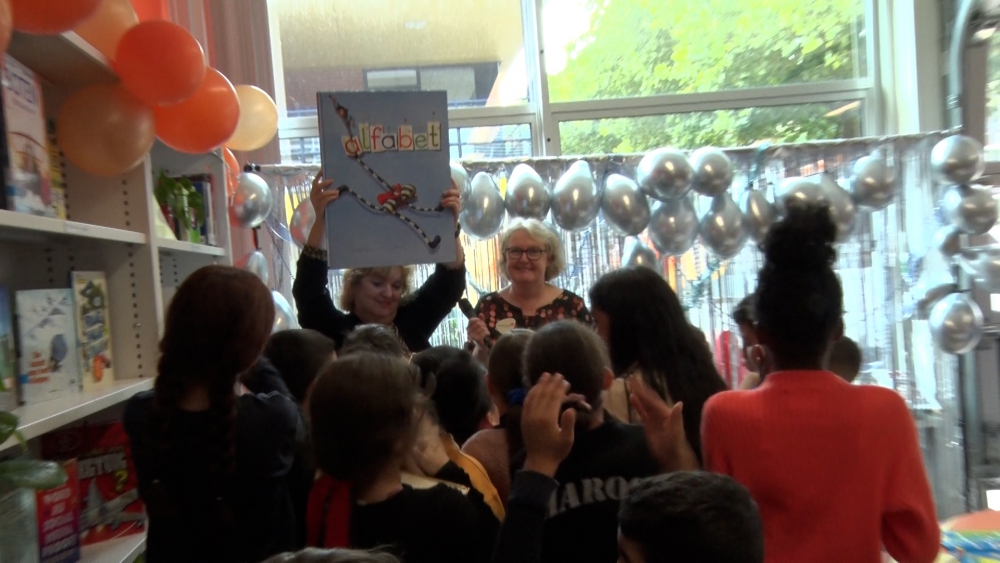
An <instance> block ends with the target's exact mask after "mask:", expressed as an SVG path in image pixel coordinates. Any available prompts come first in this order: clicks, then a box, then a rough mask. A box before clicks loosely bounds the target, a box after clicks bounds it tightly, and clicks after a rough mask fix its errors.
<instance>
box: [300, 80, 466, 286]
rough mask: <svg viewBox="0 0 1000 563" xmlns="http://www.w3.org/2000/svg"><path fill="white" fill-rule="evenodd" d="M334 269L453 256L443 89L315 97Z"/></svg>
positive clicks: (446, 259)
mask: <svg viewBox="0 0 1000 563" xmlns="http://www.w3.org/2000/svg"><path fill="white" fill-rule="evenodd" d="M317 102H318V107H319V128H320V152H321V155H322V161H323V176H324V177H325V178H327V179H332V180H333V181H334V183H333V186H332V188H331V189H340V190H341V194H340V197H339V198H338V199H337V201H335V202H333V203H332V204H330V206H329V207H328V208H327V211H326V235H327V243H328V249H329V266H330V268H332V269H343V268H364V267H372V266H396V265H405V264H433V263H444V262H452V261H454V260H455V258H456V256H457V254H456V253H457V248H456V242H455V218H454V216H453V215H452V213H451V211H449V210H446V209H441V208H440V206H439V204H440V202H441V196H442V194H443V193H444V192H445V191H446V190H448V189H449V188H450V187H451V170H450V168H449V164H448V160H449V149H448V137H447V135H448V97H447V94H446V93H445V92H335V93H331V92H320V93H318V94H317Z"/></svg>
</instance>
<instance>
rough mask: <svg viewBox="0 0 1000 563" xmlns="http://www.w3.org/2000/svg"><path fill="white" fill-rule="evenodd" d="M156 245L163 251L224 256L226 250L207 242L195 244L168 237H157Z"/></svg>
mask: <svg viewBox="0 0 1000 563" xmlns="http://www.w3.org/2000/svg"><path fill="white" fill-rule="evenodd" d="M156 246H157V247H159V249H160V250H161V251H164V252H171V251H173V252H188V253H192V254H204V255H206V256H224V255H225V254H226V251H225V250H224V249H222V248H219V247H218V246H209V245H207V244H197V243H194V242H185V241H181V240H174V239H169V238H163V237H157V238H156Z"/></svg>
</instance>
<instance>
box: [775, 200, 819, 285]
mask: <svg viewBox="0 0 1000 563" xmlns="http://www.w3.org/2000/svg"><path fill="white" fill-rule="evenodd" d="M836 236H837V225H836V224H835V223H834V222H833V217H831V216H830V208H829V206H828V205H826V204H825V203H819V204H817V203H810V204H803V203H792V204H791V205H789V206H788V212H787V214H786V215H785V218H784V219H782V220H781V221H779V222H777V223H775V224H774V226H773V227H771V231H770V232H769V233H768V234H767V238H766V239H765V240H764V245H763V246H764V257H765V258H766V260H767V264H769V265H771V266H772V267H774V268H777V269H784V270H816V269H820V268H828V267H830V266H832V265H833V262H834V260H836V258H837V251H836V250H835V249H834V247H833V242H834V240H835V239H836Z"/></svg>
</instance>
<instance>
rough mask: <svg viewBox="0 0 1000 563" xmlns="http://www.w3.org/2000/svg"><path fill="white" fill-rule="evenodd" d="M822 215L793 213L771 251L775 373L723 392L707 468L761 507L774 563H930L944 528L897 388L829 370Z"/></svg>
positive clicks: (768, 331) (768, 296) (762, 323)
mask: <svg viewBox="0 0 1000 563" xmlns="http://www.w3.org/2000/svg"><path fill="white" fill-rule="evenodd" d="M835 233H836V227H835V225H834V224H833V222H832V220H831V218H830V214H829V211H828V209H827V208H826V207H825V206H793V207H791V209H790V210H789V212H788V215H787V216H786V218H785V219H784V220H783V221H781V222H779V223H777V224H776V225H775V226H774V227H773V228H772V230H771V233H770V234H769V235H768V238H767V240H766V241H765V242H764V254H765V262H764V266H763V268H762V269H761V271H760V275H759V278H758V287H757V293H756V297H757V307H756V312H757V327H756V335H757V338H758V339H759V341H760V346H761V349H758V350H756V351H755V352H757V353H758V354H760V353H761V352H763V353H764V354H765V355H766V356H765V357H766V359H767V361H768V364H769V365H770V366H771V370H770V372H769V373H768V375H767V377H766V378H765V379H764V382H763V383H762V384H761V385H760V387H758V388H757V389H755V390H753V391H732V392H725V393H720V394H718V395H715V396H713V397H712V398H711V399H709V401H708V403H706V405H705V410H704V413H703V418H702V428H701V437H702V447H703V452H704V462H705V467H706V469H709V470H711V471H716V472H719V473H724V474H727V475H730V476H732V477H733V478H735V479H736V480H737V481H739V482H740V483H742V484H743V485H745V486H746V487H747V488H748V489H749V490H750V492H751V494H753V497H754V499H755V500H756V501H757V504H758V506H759V507H760V513H761V518H762V519H763V521H764V532H765V533H764V538H765V539H764V547H765V553H766V560H767V561H768V562H769V563H778V562H782V563H784V562H792V563H797V562H800V561H809V562H810V563H823V562H830V563H844V562H847V561H850V562H851V563H866V562H871V563H878V562H879V561H881V551H882V547H883V546H884V547H885V548H886V550H887V551H888V552H889V554H890V555H892V556H893V557H894V558H895V559H896V560H897V561H906V562H908V563H923V562H931V561H934V559H935V557H936V556H937V553H938V549H939V536H940V531H939V528H938V524H937V522H936V520H935V511H934V501H933V498H932V497H931V490H930V485H929V483H928V481H927V474H926V472H925V470H924V465H923V459H922V457H921V454H920V448H919V445H918V442H917V434H916V430H915V428H914V425H913V421H912V419H911V417H910V413H909V411H908V410H907V407H906V404H905V403H904V402H903V400H902V399H901V398H900V397H899V395H898V394H896V393H895V392H894V391H892V390H889V389H883V388H880V387H875V386H852V385H850V384H848V383H847V382H846V381H844V380H843V379H841V378H839V377H837V376H836V375H834V374H833V373H830V372H828V371H825V370H823V366H824V365H826V359H827V358H828V357H829V354H830V350H831V347H832V345H833V343H834V341H836V340H837V339H838V338H840V336H841V335H842V334H843V321H842V315H843V313H842V311H843V309H842V307H843V293H842V290H841V287H840V282H839V281H838V280H837V276H836V274H835V273H834V271H833V269H832V267H831V266H832V264H833V262H834V259H835V258H836V251H835V250H834V247H833V241H834V235H835Z"/></svg>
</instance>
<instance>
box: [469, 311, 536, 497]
mask: <svg viewBox="0 0 1000 563" xmlns="http://www.w3.org/2000/svg"><path fill="white" fill-rule="evenodd" d="M534 334H535V333H534V331H532V330H528V329H526V328H515V329H513V330H511V331H510V332H508V333H507V334H505V335H503V336H501V337H500V338H498V339H497V341H496V342H495V343H494V344H493V348H492V349H491V350H490V359H489V363H488V365H487V371H486V384H487V387H488V388H489V391H490V396H491V397H492V398H493V404H495V405H496V407H497V411H498V412H499V413H500V424H499V425H498V426H497V427H496V428H489V429H486V430H480V431H479V432H477V433H476V434H474V435H473V436H472V437H471V438H469V440H468V441H466V442H465V444H464V445H463V446H462V451H463V452H464V453H466V454H469V455H470V456H472V457H473V458H475V459H477V460H478V461H479V462H480V463H482V465H483V468H485V469H486V473H487V475H489V477H490V481H491V482H492V483H493V486H494V487H496V489H497V494H498V495H500V501H501V502H502V503H503V505H504V506H507V495H508V493H509V492H510V460H511V458H512V457H514V456H515V455H516V454H517V453H518V452H520V451H521V450H522V449H523V448H524V440H522V439H521V427H520V423H521V406H522V405H523V404H524V397H525V395H526V394H527V390H526V389H525V388H524V349H525V348H527V346H528V341H530V340H531V337H532V336H533V335H534Z"/></svg>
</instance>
